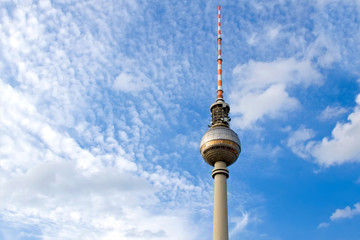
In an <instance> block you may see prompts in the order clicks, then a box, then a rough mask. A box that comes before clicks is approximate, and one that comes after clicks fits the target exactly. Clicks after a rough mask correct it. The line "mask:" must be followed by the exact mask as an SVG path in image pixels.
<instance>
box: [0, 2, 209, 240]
mask: <svg viewBox="0 0 360 240" xmlns="http://www.w3.org/2000/svg"><path fill="white" fill-rule="evenodd" d="M112 4H114V3H108V2H107V1H103V2H98V1H87V2H79V3H75V2H72V3H70V2H69V5H67V4H66V3H61V4H60V3H51V2H50V1H38V2H34V3H32V2H28V1H21V2H18V3H11V2H9V3H6V4H5V7H4V8H1V10H0V11H1V14H0V15H1V21H0V44H1V47H2V51H1V53H0V72H1V77H0V89H1V94H0V103H1V106H2V107H1V108H0V145H1V148H0V173H1V174H0V188H1V190H0V202H1V204H0V205H1V207H0V216H1V221H2V222H5V223H9V225H10V223H13V222H16V223H18V224H15V225H11V226H12V228H13V229H14V231H13V232H14V233H13V235H11V236H9V237H8V239H16V238H20V237H21V236H20V235H19V234H20V233H16V232H21V231H20V229H24V228H30V230H27V231H25V233H23V234H26V235H28V236H30V237H36V236H37V235H38V231H39V232H41V238H43V239H57V238H61V239H119V238H121V239H129V240H130V239H144V238H146V239H164V238H166V239H197V238H198V237H199V234H200V233H202V232H203V229H201V224H200V225H194V224H192V223H193V220H194V212H193V210H194V209H197V210H199V212H201V209H203V208H206V209H207V208H208V207H209V204H210V203H211V202H210V199H211V194H210V193H211V191H210V193H208V191H209V189H210V187H209V186H208V185H207V184H206V183H202V182H197V181H194V177H193V176H190V175H181V174H180V173H179V172H178V171H176V170H174V168H169V169H166V168H164V167H161V166H159V165H158V163H157V162H156V159H159V158H161V157H163V158H164V159H165V160H168V159H171V160H174V159H173V156H174V155H173V154H172V152H170V153H161V154H160V153H159V150H158V148H159V146H158V144H157V143H156V142H154V141H153V140H152V135H153V134H154V133H157V132H159V131H160V130H159V129H157V128H154V127H151V126H156V124H157V123H158V122H164V124H162V125H161V126H162V127H166V118H165V117H164V112H163V110H162V108H164V107H168V108H172V114H173V115H174V116H176V115H177V114H178V113H177V111H178V108H177V107H176V106H177V104H176V103H173V102H172V100H171V98H168V99H169V100H168V101H164V100H163V99H164V98H167V96H166V95H171V93H172V92H173V90H171V91H166V90H167V88H169V86H168V85H164V88H163V89H161V90H164V91H163V92H161V93H160V91H159V89H157V87H158V86H159V85H160V84H159V82H161V81H165V80H166V79H165V76H173V77H174V76H175V75H176V74H178V72H179V71H180V69H181V68H178V69H177V70H176V71H173V70H174V69H170V70H167V68H165V66H164V62H162V61H155V62H156V63H155V65H156V64H157V66H159V68H161V69H162V71H159V73H158V74H160V75H161V76H159V75H158V76H156V77H158V78H159V82H154V84H153V85H150V84H149V81H150V80H149V75H152V74H153V72H152V70H154V71H156V66H155V65H152V66H150V67H149V66H147V65H145V64H143V63H145V62H147V60H148V59H150V57H152V56H154V54H153V53H154V52H156V51H158V50H159V49H161V46H159V45H154V47H155V49H153V50H151V51H148V52H147V51H145V52H135V51H134V52H135V53H136V54H139V55H141V54H142V58H138V59H137V60H136V61H135V60H133V58H135V56H134V55H131V54H129V51H130V50H129V49H126V47H124V46H120V44H119V48H120V50H119V52H118V54H117V56H115V54H114V52H113V49H115V48H116V44H115V45H114V42H116V41H115V40H114V39H117V40H118V41H119V42H125V39H126V38H127V37H128V36H126V35H125V34H124V32H126V31H127V29H126V25H125V24H121V25H119V26H117V27H116V29H114V30H111V26H112V24H115V22H123V23H125V22H129V21H130V19H131V18H132V17H134V16H141V14H134V12H136V11H142V8H141V6H138V5H137V4H129V3H126V2H121V1H119V2H117V3H116V4H119V6H117V8H118V9H121V11H119V12H116V14H114V13H113V11H114V9H113V7H114V6H113V5H112ZM114 19H115V20H114ZM84 20H85V21H84ZM144 36H146V32H144ZM152 37H155V36H154V35H153V36H152ZM140 40H141V41H142V43H139V44H140V45H141V44H144V43H146V41H145V40H147V39H140ZM134 42H135V41H134ZM154 42H155V41H154ZM127 43H129V42H127ZM163 44H164V43H163ZM144 46H145V45H144ZM147 46H149V45H147ZM127 47H129V46H127ZM169 47H171V46H169ZM135 48H137V46H135ZM130 49H131V47H130ZM131 50H134V49H131ZM153 51H154V52H153ZM163 53H164V51H163ZM119 56H122V57H123V56H128V58H127V60H122V61H120V60H121V59H120V57H119ZM136 57H137V56H136ZM185 65H186V64H185ZM173 66H175V68H176V66H179V64H173ZM148 69H150V71H149V70H148ZM165 71H169V72H170V71H172V74H173V75H170V74H168V73H167V72H165ZM152 77H154V75H152ZM160 80H161V81H160ZM171 81H173V82H174V81H176V79H175V78H173V79H171ZM148 87H149V88H150V87H151V89H152V90H153V91H154V92H151V91H150V92H148V93H146V94H143V95H141V96H142V97H141V98H139V99H137V97H138V96H139V95H136V94H138V93H139V92H141V91H142V90H143V89H145V88H148ZM169 89H170V88H169ZM191 148H192V147H191ZM190 200H191V201H190ZM196 212H198V211H196ZM196 212H195V213H196ZM6 225H8V224H6ZM29 226H30V227H29ZM3 232H5V230H2V229H0V233H3Z"/></svg>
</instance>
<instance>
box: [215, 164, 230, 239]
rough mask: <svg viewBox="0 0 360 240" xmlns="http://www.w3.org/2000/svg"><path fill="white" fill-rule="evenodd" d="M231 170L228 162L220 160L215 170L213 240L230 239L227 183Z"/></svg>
mask: <svg viewBox="0 0 360 240" xmlns="http://www.w3.org/2000/svg"><path fill="white" fill-rule="evenodd" d="M228 176H229V171H228V170H227V168H226V163H225V162H223V161H218V162H216V163H215V166H214V170H213V178H214V223H213V224H214V225H213V240H228V239H229V236H228V210H227V185H226V180H227V178H228Z"/></svg>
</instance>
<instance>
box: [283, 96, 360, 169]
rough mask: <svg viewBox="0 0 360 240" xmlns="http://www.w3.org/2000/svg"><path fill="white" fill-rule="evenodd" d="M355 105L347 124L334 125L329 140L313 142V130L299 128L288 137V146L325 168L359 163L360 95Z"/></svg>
mask: <svg viewBox="0 0 360 240" xmlns="http://www.w3.org/2000/svg"><path fill="white" fill-rule="evenodd" d="M356 104H357V105H356V107H355V108H354V110H353V112H352V113H351V114H349V116H348V118H347V120H348V122H345V123H341V122H338V123H337V124H336V126H335V127H334V129H333V130H332V134H331V135H332V136H331V138H328V137H324V138H323V139H322V140H321V141H314V140H311V139H312V138H313V137H314V135H315V134H314V132H313V130H311V129H307V128H301V129H299V130H297V131H295V132H293V133H292V134H291V135H290V137H289V139H288V146H289V147H290V148H291V149H292V151H293V152H294V153H295V154H297V155H298V156H300V157H302V158H305V157H309V156H311V157H313V158H314V159H315V162H316V163H318V164H319V165H321V166H325V167H328V166H333V165H340V164H343V163H349V162H359V161H360V145H359V144H360V143H359V141H358V136H359V135H360V94H359V95H357V97H356ZM324 111H326V109H325V110H324Z"/></svg>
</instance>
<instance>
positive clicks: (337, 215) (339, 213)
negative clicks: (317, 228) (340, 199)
mask: <svg viewBox="0 0 360 240" xmlns="http://www.w3.org/2000/svg"><path fill="white" fill-rule="evenodd" d="M356 215H360V202H358V203H355V204H354V208H350V207H349V206H346V207H345V208H343V209H336V210H335V212H334V213H333V214H332V215H331V216H330V220H331V221H334V220H339V219H343V218H353V217H354V216H356Z"/></svg>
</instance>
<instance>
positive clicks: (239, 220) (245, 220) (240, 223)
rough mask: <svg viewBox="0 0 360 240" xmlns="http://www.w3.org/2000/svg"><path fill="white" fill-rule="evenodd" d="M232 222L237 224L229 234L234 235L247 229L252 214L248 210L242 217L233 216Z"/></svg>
mask: <svg viewBox="0 0 360 240" xmlns="http://www.w3.org/2000/svg"><path fill="white" fill-rule="evenodd" d="M230 222H232V223H234V224H235V226H234V228H233V229H231V230H230V232H229V236H230V237H233V236H234V235H236V234H238V233H240V232H242V231H244V230H245V228H246V226H247V225H248V224H249V222H250V215H249V213H247V212H243V213H242V216H241V217H233V218H231V220H230Z"/></svg>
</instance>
